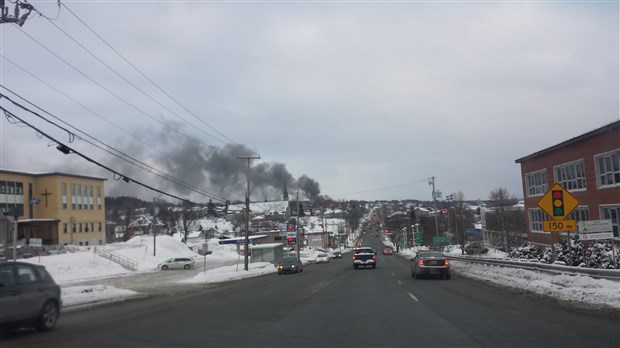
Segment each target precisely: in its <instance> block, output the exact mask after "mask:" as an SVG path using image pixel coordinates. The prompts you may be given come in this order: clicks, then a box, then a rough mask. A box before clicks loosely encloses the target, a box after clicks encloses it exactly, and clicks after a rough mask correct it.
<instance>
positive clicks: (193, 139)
mask: <svg viewBox="0 0 620 348" xmlns="http://www.w3.org/2000/svg"><path fill="white" fill-rule="evenodd" d="M17 28H18V29H19V30H20V31H21V32H22V33H23V34H24V35H26V36H27V37H28V38H30V39H31V40H33V41H34V42H36V43H37V44H38V45H39V46H41V47H42V48H43V49H45V50H46V51H47V52H48V53H50V54H51V55H53V56H54V57H56V58H57V59H59V60H60V61H62V62H63V63H65V64H66V65H67V66H69V67H70V68H71V69H73V70H74V71H76V72H77V73H79V74H80V75H82V76H83V77H84V78H86V79H88V80H89V81H91V82H92V83H94V84H95V85H97V86H98V87H99V88H101V89H103V90H105V91H106V92H108V93H109V94H110V95H112V96H114V97H115V98H117V99H118V100H120V101H122V102H123V103H125V104H126V105H127V106H129V107H131V108H132V109H134V110H136V111H138V112H139V113H141V114H143V115H145V116H147V117H148V118H150V119H152V120H153V121H155V122H157V123H159V124H161V125H162V126H164V127H165V128H167V129H169V130H171V131H172V132H174V133H177V134H179V135H181V136H183V137H185V138H187V139H190V140H192V141H194V142H197V143H200V144H203V145H205V146H207V147H209V148H216V147H215V146H213V145H210V144H206V143H204V142H202V141H200V140H198V139H196V138H193V137H191V136H189V135H187V134H185V133H183V132H181V131H179V130H178V129H176V128H174V127H172V126H169V125H167V124H165V123H163V122H162V121H160V120H158V119H157V118H156V117H155V116H153V115H151V114H149V113H147V112H146V111H144V110H142V109H140V108H138V107H137V106H135V105H134V104H132V103H131V102H129V101H128V100H126V99H125V98H123V97H121V96H120V95H118V94H116V93H114V92H113V91H112V90H110V89H109V88H107V87H105V86H103V85H102V84H100V83H99V82H97V81H95V80H94V79H93V78H91V77H90V76H88V75H86V74H85V73H84V72H82V71H81V70H80V69H78V68H76V67H75V66H74V65H72V64H71V63H69V62H68V61H66V60H65V59H64V58H62V57H60V56H59V55H58V54H56V53H55V52H53V51H52V50H51V49H49V48H48V47H47V46H45V45H44V44H42V43H41V42H40V41H38V40H37V39H35V38H34V37H32V36H31V35H29V34H28V33H26V32H25V31H23V30H22V29H21V28H19V27H17ZM216 149H217V148H216Z"/></svg>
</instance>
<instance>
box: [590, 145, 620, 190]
mask: <svg viewBox="0 0 620 348" xmlns="http://www.w3.org/2000/svg"><path fill="white" fill-rule="evenodd" d="M595 163H596V172H597V174H598V176H597V179H596V181H597V184H598V187H605V186H615V185H620V150H616V151H614V152H611V153H608V154H605V155H601V156H598V157H596V160H595Z"/></svg>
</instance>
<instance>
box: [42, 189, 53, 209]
mask: <svg viewBox="0 0 620 348" xmlns="http://www.w3.org/2000/svg"><path fill="white" fill-rule="evenodd" d="M51 194H52V193H51V192H47V187H46V188H45V192H44V193H42V194H41V195H42V196H45V207H46V208H47V196H49V195H51Z"/></svg>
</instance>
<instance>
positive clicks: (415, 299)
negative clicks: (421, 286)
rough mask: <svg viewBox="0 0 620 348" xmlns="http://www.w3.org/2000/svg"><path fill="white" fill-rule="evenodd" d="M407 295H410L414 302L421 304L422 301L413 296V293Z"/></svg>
mask: <svg viewBox="0 0 620 348" xmlns="http://www.w3.org/2000/svg"><path fill="white" fill-rule="evenodd" d="M407 295H409V297H411V298H412V299H413V300H414V301H416V302H420V300H418V298H417V297H415V295H414V294H412V293H410V292H408V293H407Z"/></svg>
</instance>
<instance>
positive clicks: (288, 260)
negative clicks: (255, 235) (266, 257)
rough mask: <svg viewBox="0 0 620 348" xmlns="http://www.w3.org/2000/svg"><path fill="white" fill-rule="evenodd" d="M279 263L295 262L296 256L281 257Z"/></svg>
mask: <svg viewBox="0 0 620 348" xmlns="http://www.w3.org/2000/svg"><path fill="white" fill-rule="evenodd" d="M279 263H281V264H290V263H297V257H293V256H291V257H285V258H283V259H281V260H280V262H279Z"/></svg>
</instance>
